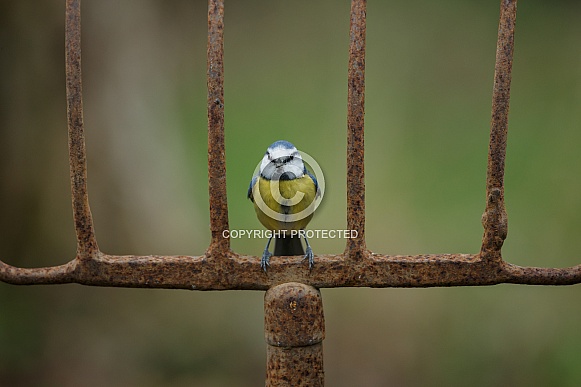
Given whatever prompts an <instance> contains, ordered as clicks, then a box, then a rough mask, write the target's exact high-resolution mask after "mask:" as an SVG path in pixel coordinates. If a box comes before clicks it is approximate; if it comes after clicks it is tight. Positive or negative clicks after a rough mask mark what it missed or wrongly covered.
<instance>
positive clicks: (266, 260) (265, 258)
mask: <svg viewBox="0 0 581 387" xmlns="http://www.w3.org/2000/svg"><path fill="white" fill-rule="evenodd" d="M271 256H272V254H271V253H270V251H268V249H264V252H263V253H262V259H261V260H260V267H261V268H262V270H264V272H265V273H266V268H267V267H268V266H270V257H271Z"/></svg>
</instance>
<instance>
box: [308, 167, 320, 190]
mask: <svg viewBox="0 0 581 387" xmlns="http://www.w3.org/2000/svg"><path fill="white" fill-rule="evenodd" d="M307 175H308V176H309V177H310V178H311V180H313V183H315V190H316V191H317V196H318V195H319V194H320V193H319V183H318V182H317V178H316V177H315V175H313V174H312V173H311V172H309V171H307Z"/></svg>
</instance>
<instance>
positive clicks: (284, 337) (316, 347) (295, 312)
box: [264, 282, 325, 387]
mask: <svg viewBox="0 0 581 387" xmlns="http://www.w3.org/2000/svg"><path fill="white" fill-rule="evenodd" d="M264 333H265V339H266V343H267V352H266V386H268V387H273V386H288V387H294V386H323V385H324V372H323V339H324V338H325V317H324V314H323V300H322V298H321V293H320V292H319V290H318V289H315V288H314V287H312V286H309V285H304V284H300V283H297V282H289V283H285V284H282V285H278V286H275V287H273V288H270V289H269V290H268V291H267V292H266V294H265V295H264Z"/></svg>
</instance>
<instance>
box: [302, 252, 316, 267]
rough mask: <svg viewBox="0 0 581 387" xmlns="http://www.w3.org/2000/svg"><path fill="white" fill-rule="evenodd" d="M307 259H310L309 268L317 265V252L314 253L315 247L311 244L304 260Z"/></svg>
mask: <svg viewBox="0 0 581 387" xmlns="http://www.w3.org/2000/svg"><path fill="white" fill-rule="evenodd" d="M305 259H308V260H309V270H310V269H312V268H313V266H314V265H315V254H313V249H311V246H307V250H306V253H305V257H304V258H303V261H304V260H305Z"/></svg>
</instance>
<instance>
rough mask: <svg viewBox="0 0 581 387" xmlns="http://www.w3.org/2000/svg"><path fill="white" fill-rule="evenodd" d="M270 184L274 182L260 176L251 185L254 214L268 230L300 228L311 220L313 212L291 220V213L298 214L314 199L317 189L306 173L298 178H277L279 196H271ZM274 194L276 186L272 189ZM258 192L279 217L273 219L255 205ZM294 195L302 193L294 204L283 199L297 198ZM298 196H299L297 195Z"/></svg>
mask: <svg viewBox="0 0 581 387" xmlns="http://www.w3.org/2000/svg"><path fill="white" fill-rule="evenodd" d="M271 184H275V182H274V181H271V180H266V179H264V178H263V177H262V176H260V177H259V178H258V179H257V182H256V185H255V186H254V187H253V195H254V210H255V211H256V216H257V217H258V220H259V221H260V223H262V224H263V226H264V227H266V228H267V229H269V230H302V229H303V228H305V227H306V226H307V224H308V223H309V222H310V221H311V218H312V217H313V214H312V213H311V214H310V215H308V216H306V217H305V218H303V219H298V220H292V219H293V218H294V217H293V216H292V215H293V214H298V213H300V212H301V211H303V210H305V209H307V207H309V205H311V203H313V201H314V200H315V198H316V196H317V189H316V187H315V183H314V182H313V180H312V179H311V177H310V176H308V175H303V176H302V177H300V178H298V179H292V180H279V181H278V191H279V192H280V196H281V197H282V198H281V197H279V198H275V196H273V193H272V190H271V187H272V186H271ZM274 192H275V194H276V188H275V189H274ZM258 193H260V196H261V198H262V201H263V202H264V204H266V206H267V207H268V208H270V209H271V210H272V211H274V212H276V213H278V214H281V215H280V216H279V218H280V219H274V218H273V217H271V216H269V215H268V214H265V213H264V212H263V211H262V210H261V209H260V207H259V206H258V205H257V199H258V198H256V196H257V194H258ZM295 195H303V196H302V199H301V200H300V201H298V202H296V203H294V204H291V203H290V202H289V201H285V199H290V200H292V198H295V199H297V198H298V197H295ZM299 197H300V196H299Z"/></svg>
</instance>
